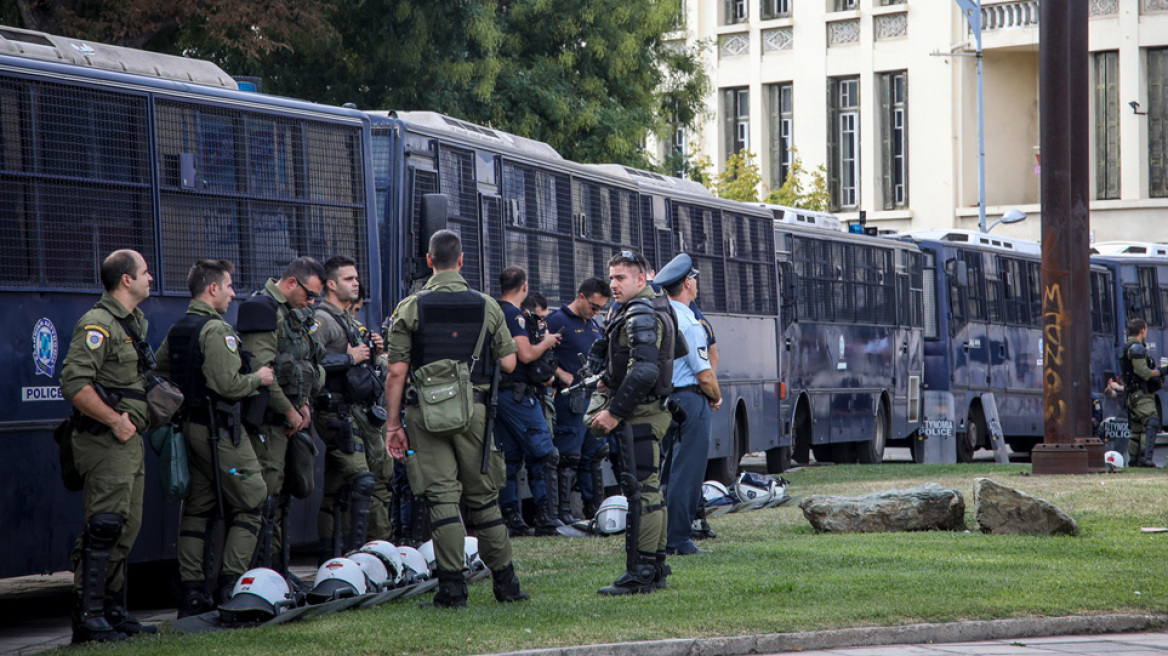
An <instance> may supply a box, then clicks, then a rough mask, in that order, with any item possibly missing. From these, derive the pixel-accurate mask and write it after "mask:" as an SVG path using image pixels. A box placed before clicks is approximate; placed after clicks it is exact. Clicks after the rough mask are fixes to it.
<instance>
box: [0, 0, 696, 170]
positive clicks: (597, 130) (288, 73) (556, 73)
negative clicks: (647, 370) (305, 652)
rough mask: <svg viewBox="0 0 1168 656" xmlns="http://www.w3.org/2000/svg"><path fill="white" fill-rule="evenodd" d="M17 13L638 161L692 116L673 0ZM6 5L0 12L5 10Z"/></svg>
mask: <svg viewBox="0 0 1168 656" xmlns="http://www.w3.org/2000/svg"><path fill="white" fill-rule="evenodd" d="M14 4H15V5H17V6H18V7H19V10H20V15H21V16H22V18H23V23H24V26H25V27H28V28H30V29H36V30H43V31H46V32H51V33H56V34H62V35H65V36H74V37H81V38H86V39H92V40H96V41H103V42H108V43H114V44H119V45H126V46H131V47H145V48H147V49H152V50H158V51H164V52H171V53H182V54H186V55H189V56H194V57H199V58H203V59H209V60H211V61H214V62H216V63H218V64H219V65H220V66H222V67H223V68H224V69H225V70H227V71H228V72H229V73H231V74H234V75H254V76H259V77H261V78H262V79H263V80H264V85H265V86H264V91H265V92H268V93H275V94H279V95H286V96H291V97H296V98H304V99H307V100H312V101H315V102H321V103H328V104H343V103H347V102H352V103H355V104H356V105H357V106H358V107H359V108H361V109H397V110H431V111H437V112H441V113H444V114H450V115H452V116H456V117H458V118H461V119H465V120H468V121H472V122H476V123H482V124H487V125H491V126H493V127H496V128H499V129H502V130H506V131H508V132H514V133H516V134H519V135H521V136H525V137H530V138H533V139H538V140H540V141H546V142H548V143H549V144H551V145H552V146H553V147H554V148H556V149H557V150H558V151H559V152H560V153H561V154H562V155H564V156H565V157H567V158H569V159H575V160H580V161H585V162H620V163H626V164H632V165H637V166H646V165H647V161H646V158H645V155H644V153H643V150H642V147H641V143H642V142H643V141H644V139H645V138H646V136H647V135H648V134H650V133H651V132H656V133H658V134H664V133H666V132H667V130H668V129H669V127H670V125H671V124H672V123H673V122H675V121H677V122H680V124H681V125H684V126H689V127H694V126H696V125H697V124H698V122H699V121H700V119H701V114H702V111H703V107H704V98H705V95H706V93H707V92H708V88H709V79H708V76H707V75H706V73H705V71H704V69H703V68H702V63H701V57H700V50H699V48H700V46H698V47H693V46H691V47H688V48H687V47H685V46H684V45H680V43H681V42H680V41H674V42H670V41H667V39H666V37H667V36H670V35H672V34H673V29H674V21H675V17H676V14H677V11H678V10H679V5H680V0H459V1H457V2H451V1H434V0H180V1H178V2H176V1H175V0H63V1H61V2H51V1H50V0H0V16H4V15H6V12H5V8H9V9H10V8H11V7H12V5H14ZM7 13H11V12H7Z"/></svg>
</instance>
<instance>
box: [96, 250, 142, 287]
mask: <svg viewBox="0 0 1168 656" xmlns="http://www.w3.org/2000/svg"><path fill="white" fill-rule="evenodd" d="M122 276H130V277H131V278H133V279H134V280H137V279H138V260H136V259H134V251H132V250H129V249H122V250H120V251H114V252H112V253H110V254H109V256H108V257H106V258H105V260H104V261H103V262H102V263H101V286H102V287H104V288H105V290H106V291H107V292H112V291H114V290H115V289H117V288H118V285H120V284H122Z"/></svg>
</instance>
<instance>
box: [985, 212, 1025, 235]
mask: <svg viewBox="0 0 1168 656" xmlns="http://www.w3.org/2000/svg"><path fill="white" fill-rule="evenodd" d="M1025 220H1026V213H1025V212H1023V211H1022V210H1017V209H1014V210H1006V213H1005V214H1003V215H1002V218H1000V219H998V220H997V221H994V222H993V223H991V224H990V227H988V228H986V229H985V230H984V231H983V232H989V231H991V230H993V229H994V228H996V227H998V224H999V223H1017V222H1019V221H1025ZM982 225H984V222H983V224H982Z"/></svg>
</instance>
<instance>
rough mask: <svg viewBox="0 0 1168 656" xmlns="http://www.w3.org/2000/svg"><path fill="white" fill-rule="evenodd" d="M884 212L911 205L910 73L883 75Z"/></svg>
mask: <svg viewBox="0 0 1168 656" xmlns="http://www.w3.org/2000/svg"><path fill="white" fill-rule="evenodd" d="M880 113H881V125H880V132H881V134H880V150H881V153H880V155H881V160H882V161H883V164H884V176H883V182H884V209H886V210H890V209H893V208H895V207H905V206H906V205H908V73H906V72H905V71H897V72H895V73H883V74H881V75H880Z"/></svg>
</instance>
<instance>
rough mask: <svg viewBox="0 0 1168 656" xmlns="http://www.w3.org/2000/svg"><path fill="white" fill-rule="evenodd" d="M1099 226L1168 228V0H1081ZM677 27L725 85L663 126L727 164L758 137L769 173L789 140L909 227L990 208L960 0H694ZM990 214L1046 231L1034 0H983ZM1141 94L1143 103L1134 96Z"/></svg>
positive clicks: (866, 202)
mask: <svg viewBox="0 0 1168 656" xmlns="http://www.w3.org/2000/svg"><path fill="white" fill-rule="evenodd" d="M1084 1H1086V2H1088V5H1089V12H1090V27H1089V44H1088V48H1089V50H1090V57H1089V61H1090V67H1089V68H1090V70H1087V71H1083V74H1084V75H1086V76H1088V78H1089V80H1090V83H1089V88H1090V91H1089V94H1090V95H1089V97H1086V98H1084V99H1083V102H1087V103H1090V106H1091V130H1090V132H1091V134H1090V135H1089V138H1090V153H1091V157H1092V160H1093V161H1092V166H1091V171H1092V180H1091V184H1092V189H1091V198H1092V202H1091V227H1092V230H1093V232H1094V237H1095V239H1097V240H1100V241H1103V240H1108V239H1141V240H1147V241H1162V242H1168V0H1084ZM682 13H683V16H684V17H685V26H686V29H685V31H684V32H682V31H679V32H678V33H677V35H676V37H677V38H678V39H681V38H685V39H687V40H690V41H691V42H692V41H694V40H702V41H704V42H706V43H708V44H709V47H708V48H706V50H705V57H706V62H707V65H708V70H709V73H710V76H711V80H712V81H713V86H714V91H713V95H712V96H711V97H710V98H709V104H708V106H709V110H710V111H709V116H708V119H707V120H706V122H705V123H704V125H703V126H702V127H701V129H700V130H698V131H697V132H698V133H697V134H686V133H684V131H678V133H677V134H675V135H674V136H673V138H672V139H671V140H670V142H669V143H662V144H659V145H658V146H657V149H658V154H659V155H661V156H664V155H665V154H666V149H671V148H683V149H687V150H688V151H689V152H690V153H691V154H697V155H706V156H709V158H710V159H711V160H712V161H714V162H715V163H716V165H717V166H718V168H719V169H720V168H721V164H722V163H723V162H725V161H726V158H727V157H729V156H730V155H731V154H733V153H736V152H738V151H740V150H742V149H749V150H750V151H751V152H752V153H753V154H754V155H755V156H756V161H757V162H758V164H759V165H760V168H761V171H762V175H763V180H764V183H765V185H766V189H763V190H762V193H763V195H764V196H765V194H766V192H767V189H772V188H777V187H778V186H779V185H780V184H781V183H782V181H783V179H784V178H785V175H786V170H787V167H788V166H790V163H791V153H792V147H794V148H795V149H797V152H798V155H799V157H800V159H801V160H802V162H803V164H804V168H805V169H814V168H816V167H818V166H820V165H824V166H825V168H826V171H827V181H828V188H829V191H830V193H831V199H832V210H833V211H835V212H837V213H839V214H840V215H841V217H843V218H845V219H849V220H851V219H855V218H856V217H857V216H858V215H859V212H860V211H861V210H863V211H864V212H865V214H866V216H867V220H868V225H870V226H872V225H874V226H876V227H878V228H880V229H893V230H898V231H905V230H914V229H925V228H949V227H955V228H970V229H976V228H977V223H978V132H977V60H976V57H975V56H974V52H975V40H974V38H973V35H972V33H971V32H970V30H969V27H968V23H967V22H966V19H965V17H964V16H963V15H962V14H961V12H960V9H959V8H958V6H957V4H956V3H955V2H953V1H952V0H684V1H683V7H682ZM981 13H982V51H983V59H982V61H983V85H984V120H985V152H986V155H985V170H986V214H987V222H989V223H992V222H993V221H994V220H995V219H996V218H998V217H1000V216H1001V215H1002V214H1003V213H1005V212H1006V211H1007V210H1009V209H1019V210H1021V211H1023V212H1025V213H1026V214H1027V215H1028V217H1029V220H1027V221H1023V222H1021V223H1016V224H1012V225H1002V226H999V227H998V228H997V229H996V230H995V232H1001V233H1003V234H1008V235H1011V236H1015V237H1023V238H1030V239H1037V238H1038V237H1039V232H1040V223H1041V221H1040V220H1039V167H1040V165H1041V155H1042V153H1041V152H1040V149H1039V111H1038V109H1039V97H1038V76H1039V52H1038V40H1039V27H1038V22H1039V0H1012V1H998V0H983V3H982V8H981ZM1132 103H1137V104H1132Z"/></svg>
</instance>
